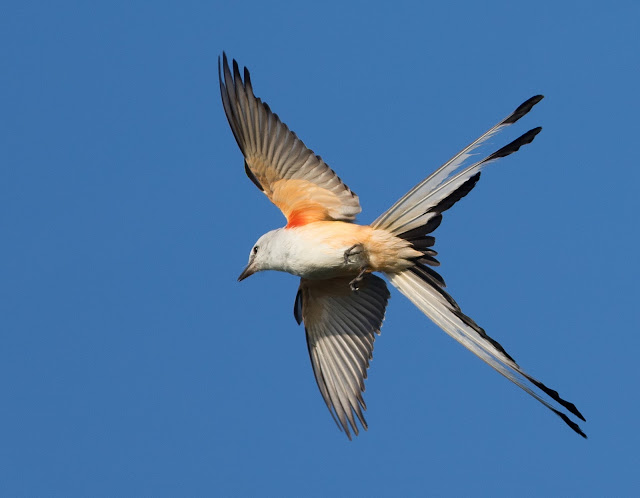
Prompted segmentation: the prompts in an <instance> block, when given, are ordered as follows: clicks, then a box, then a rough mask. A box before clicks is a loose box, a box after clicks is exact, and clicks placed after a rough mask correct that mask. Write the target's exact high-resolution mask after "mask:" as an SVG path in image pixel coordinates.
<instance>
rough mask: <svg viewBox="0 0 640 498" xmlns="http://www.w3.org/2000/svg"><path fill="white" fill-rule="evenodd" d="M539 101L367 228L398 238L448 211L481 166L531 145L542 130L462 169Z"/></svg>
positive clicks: (509, 118)
mask: <svg viewBox="0 0 640 498" xmlns="http://www.w3.org/2000/svg"><path fill="white" fill-rule="evenodd" d="M542 98H543V97H542V95H536V96H535V97H531V98H530V99H529V100H527V101H526V102H524V103H523V104H521V105H520V106H519V107H518V108H517V109H516V110H515V111H513V112H512V113H511V114H510V115H509V116H507V117H506V118H504V119H503V120H502V121H500V122H499V123H498V124H496V125H495V126H494V127H492V128H491V129H490V130H489V131H487V132H486V133H484V134H483V135H482V136H481V137H479V138H478V139H476V140H475V141H474V142H473V143H471V144H469V145H468V146H467V147H465V148H464V149H463V150H462V151H460V152H459V153H458V154H456V155H455V156H454V157H453V158H451V159H450V160H449V161H447V162H446V163H445V164H443V165H442V166H441V167H440V168H439V169H438V170H436V171H435V172H434V173H432V174H431V175H429V176H428V177H427V178H425V179H424V180H423V181H422V182H420V183H419V184H418V185H416V186H415V187H414V188H412V189H411V190H410V191H409V192H407V193H406V194H405V195H404V196H403V197H402V198H401V199H400V200H398V201H397V202H396V203H395V204H394V205H393V206H391V208H390V209H388V210H387V211H386V212H385V213H383V214H382V215H380V216H379V217H378V219H376V220H375V221H374V222H373V223H372V224H371V225H372V226H373V227H374V228H384V229H386V230H388V231H390V232H391V233H394V234H399V233H402V232H407V231H409V230H411V229H413V228H416V227H419V226H421V225H424V224H425V223H427V222H428V221H429V219H431V218H432V217H434V216H435V215H436V213H442V212H443V211H446V210H447V209H449V208H450V207H451V206H453V204H455V203H456V202H457V201H459V200H460V199H461V198H462V197H464V196H465V195H467V194H468V193H469V192H470V191H471V189H473V187H474V186H475V184H476V182H477V181H478V178H479V176H477V175H478V174H479V172H480V170H481V169H482V168H483V167H484V166H486V165H487V164H489V163H490V162H492V161H495V160H496V159H499V158H500V157H505V156H508V155H509V154H512V153H514V152H516V151H517V150H518V149H519V148H520V147H521V146H523V145H526V144H528V143H531V141H532V140H533V139H534V138H535V136H536V135H537V134H538V133H540V131H541V129H542V128H534V129H532V130H529V131H528V132H526V133H525V134H523V135H522V136H520V137H518V138H517V139H515V140H514V141H512V142H511V143H509V144H508V145H506V146H504V147H502V148H501V149H499V150H498V151H496V152H494V153H493V154H490V155H488V156H487V157H485V158H484V159H482V160H481V161H478V162H476V163H473V164H471V165H469V166H465V163H466V161H467V159H468V158H469V157H471V155H472V153H473V151H474V150H475V149H477V148H478V147H479V146H480V145H482V144H483V143H484V142H486V141H487V140H488V139H489V138H490V137H492V136H494V135H495V134H496V133H498V132H499V131H501V130H503V129H504V128H506V127H507V126H510V125H512V124H513V123H515V122H516V121H518V120H519V119H520V118H521V117H523V116H524V115H525V114H527V113H528V112H529V111H530V110H531V109H532V108H533V106H534V105H536V104H537V103H538V102H540V101H541V100H542ZM472 178H475V180H472Z"/></svg>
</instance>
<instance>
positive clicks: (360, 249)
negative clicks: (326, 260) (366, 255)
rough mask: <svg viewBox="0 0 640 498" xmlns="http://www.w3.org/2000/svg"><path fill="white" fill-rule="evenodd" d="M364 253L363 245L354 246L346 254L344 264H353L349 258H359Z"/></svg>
mask: <svg viewBox="0 0 640 498" xmlns="http://www.w3.org/2000/svg"><path fill="white" fill-rule="evenodd" d="M363 251H364V246H363V245H362V244H354V245H352V246H351V247H350V248H349V249H347V250H346V251H345V252H344V264H345V265H348V264H349V263H351V261H349V258H350V257H351V256H359V255H360V254H362V252H363Z"/></svg>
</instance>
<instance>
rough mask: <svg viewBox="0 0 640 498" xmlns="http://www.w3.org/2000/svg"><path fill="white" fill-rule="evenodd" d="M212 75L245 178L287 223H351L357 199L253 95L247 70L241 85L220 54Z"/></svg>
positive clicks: (236, 72)
mask: <svg viewBox="0 0 640 498" xmlns="http://www.w3.org/2000/svg"><path fill="white" fill-rule="evenodd" d="M218 77H219V79H220V93H221V95H222V104H223V106H224V112H225V113H226V115H227V119H228V120H229V125H230V126H231V131H233V135H234V136H235V138H236V141H237V142H238V146H239V147H240V150H241V151H242V154H243V155H244V158H245V171H246V173H247V176H248V177H249V178H250V179H251V180H252V181H253V183H254V184H255V185H256V186H257V187H258V188H259V189H260V190H262V191H263V192H264V193H265V194H266V195H267V197H268V198H269V200H270V201H271V202H273V203H274V204H275V205H276V206H278V208H280V210H281V211H282V212H283V214H284V215H285V216H286V218H287V225H288V226H299V225H304V224H306V223H311V222H313V221H322V220H341V221H352V220H354V219H355V217H356V215H357V214H358V213H359V212H360V201H359V200H358V196H357V195H356V194H355V193H353V192H352V191H351V190H349V188H348V187H347V186H346V185H345V184H344V183H342V180H340V178H338V175H336V174H335V172H334V171H333V170H332V169H331V168H329V166H327V164H326V163H325V162H324V161H323V160H322V158H320V156H317V155H315V154H314V153H313V151H312V150H310V149H308V148H307V147H306V146H305V145H304V143H303V142H302V140H300V139H299V138H298V137H297V136H296V134H295V133H293V132H292V131H291V130H289V128H287V125H285V124H284V123H283V122H282V121H280V118H278V115H277V114H275V113H273V112H271V109H269V106H268V105H267V104H266V103H264V102H262V101H261V100H260V99H259V98H257V97H255V96H254V95H253V88H252V86H251V79H250V77H249V71H248V70H247V68H244V81H243V80H242V77H241V76H240V70H239V68H238V63H237V62H236V61H235V60H234V61H233V74H232V73H231V70H230V68H229V63H228V62H227V56H226V54H224V53H223V54H222V66H221V65H220V58H218Z"/></svg>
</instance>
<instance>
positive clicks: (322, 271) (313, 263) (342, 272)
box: [285, 244, 366, 280]
mask: <svg viewBox="0 0 640 498" xmlns="http://www.w3.org/2000/svg"><path fill="white" fill-rule="evenodd" d="M305 246H306V247H299V248H297V250H296V251H292V252H290V253H289V254H288V257H287V258H286V268H285V271H287V272H289V273H292V274H293V275H297V276H299V277H302V278H308V279H311V280H321V279H327V278H335V277H342V276H348V275H357V274H358V272H359V271H360V269H361V268H362V267H363V266H364V265H365V264H366V262H365V261H364V257H365V256H364V254H362V255H360V254H356V255H353V256H351V257H349V258H348V259H345V251H347V250H348V249H349V246H345V247H344V248H342V247H339V248H336V247H331V246H328V245H325V244H310V245H306V244H305Z"/></svg>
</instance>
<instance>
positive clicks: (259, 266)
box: [238, 228, 283, 282]
mask: <svg viewBox="0 0 640 498" xmlns="http://www.w3.org/2000/svg"><path fill="white" fill-rule="evenodd" d="M282 235H283V229H282V228H278V229H276V230H271V231H270V232H267V233H265V234H264V235H263V236H262V237H260V238H259V239H258V241H257V242H256V243H255V244H254V245H253V247H252V248H251V252H250V253H249V263H248V264H247V267H246V268H245V269H244V271H243V272H242V273H241V274H240V276H239V277H238V282H239V281H241V280H244V279H245V278H247V277H250V276H251V275H253V274H254V273H257V272H259V271H263V270H281V269H282V266H283V255H282V251H281V248H282V242H283V241H282V238H283V237H282Z"/></svg>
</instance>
